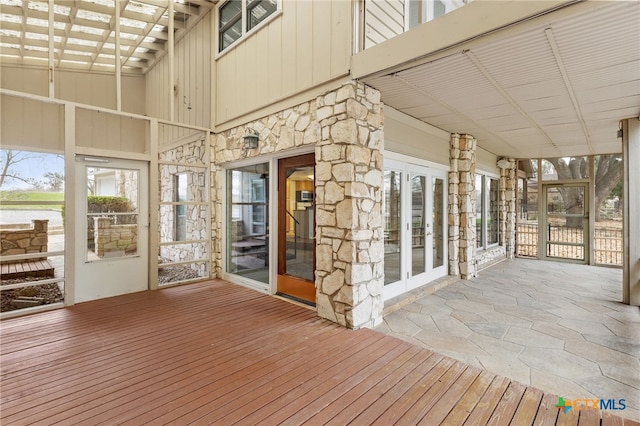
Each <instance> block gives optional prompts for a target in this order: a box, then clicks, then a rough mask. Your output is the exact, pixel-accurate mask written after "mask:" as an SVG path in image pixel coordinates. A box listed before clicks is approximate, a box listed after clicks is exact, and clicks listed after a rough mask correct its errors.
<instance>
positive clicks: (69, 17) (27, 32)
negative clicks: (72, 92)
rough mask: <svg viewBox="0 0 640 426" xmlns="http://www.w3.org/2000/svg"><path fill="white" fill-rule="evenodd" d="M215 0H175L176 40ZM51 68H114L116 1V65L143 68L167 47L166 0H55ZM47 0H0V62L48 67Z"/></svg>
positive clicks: (148, 65)
mask: <svg viewBox="0 0 640 426" xmlns="http://www.w3.org/2000/svg"><path fill="white" fill-rule="evenodd" d="M216 1H217V0H174V19H173V21H174V37H175V40H176V41H177V40H179V39H180V38H181V37H182V36H183V35H184V34H185V33H186V32H187V31H188V30H189V29H190V28H192V27H193V26H194V25H195V24H196V23H197V22H198V21H199V20H200V19H201V18H202V17H203V16H204V15H205V14H206V12H207V11H209V9H211V8H212V7H213V6H214V5H215V3H216ZM53 3H54V6H53V12H54V14H53V20H52V21H53V28H54V36H53V39H54V52H55V53H54V66H55V67H60V68H77V69H84V70H91V71H96V70H98V71H112V72H113V70H114V69H115V63H116V59H115V53H116V47H115V45H116V18H115V16H116V4H117V6H118V8H119V13H120V20H119V21H120V22H119V24H120V25H119V27H120V31H119V33H120V61H121V67H122V68H121V69H122V70H124V71H129V72H145V71H147V70H148V69H150V68H151V67H153V65H154V63H155V62H157V61H158V60H159V59H160V58H161V57H162V56H163V55H164V53H165V51H166V49H167V46H168V44H167V40H168V38H169V32H168V26H169V1H167V0H73V1H72V0H55V1H54V2H53ZM49 22H50V20H49V0H0V60H1V61H5V62H14V63H19V64H32V65H44V66H47V65H48V59H49V28H50V25H49Z"/></svg>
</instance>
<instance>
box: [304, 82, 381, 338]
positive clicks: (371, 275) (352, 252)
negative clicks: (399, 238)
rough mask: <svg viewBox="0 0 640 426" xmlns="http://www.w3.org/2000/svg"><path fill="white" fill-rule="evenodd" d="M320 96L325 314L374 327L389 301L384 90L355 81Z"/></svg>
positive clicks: (319, 270)
mask: <svg viewBox="0 0 640 426" xmlns="http://www.w3.org/2000/svg"><path fill="white" fill-rule="evenodd" d="M316 102H317V108H318V110H317V118H318V120H319V123H320V128H321V138H320V139H321V140H320V142H319V143H318V144H317V145H316V181H315V185H316V232H317V234H316V296H317V297H316V299H317V300H316V306H317V311H318V315H319V316H320V317H321V318H325V319H328V320H330V321H333V322H336V323H338V324H340V325H343V326H345V327H348V328H353V329H358V328H361V327H374V326H376V325H378V324H379V323H381V321H382V310H383V307H384V301H383V295H382V288H383V260H384V243H383V225H382V190H383V175H382V173H383V168H382V167H383V166H382V149H383V130H382V129H383V113H382V104H381V102H380V93H379V92H378V91H377V90H374V89H372V88H369V87H366V86H365V85H363V84H361V83H355V82H349V83H346V84H345V85H343V86H342V87H341V88H340V89H338V90H337V91H334V92H331V93H328V94H326V95H324V96H320V97H318V98H317V101H316Z"/></svg>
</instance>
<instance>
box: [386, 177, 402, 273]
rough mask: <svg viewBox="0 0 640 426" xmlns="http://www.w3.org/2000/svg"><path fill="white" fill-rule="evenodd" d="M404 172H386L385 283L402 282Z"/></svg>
mask: <svg viewBox="0 0 640 426" xmlns="http://www.w3.org/2000/svg"><path fill="white" fill-rule="evenodd" d="M401 179H402V172H397V171H394V170H385V172H384V283H385V284H390V283H394V282H396V281H399V280H400V226H401V224H402V222H401V220H400V217H401V216H400V213H401V209H400V206H401V204H400V182H401V181H402V180H401Z"/></svg>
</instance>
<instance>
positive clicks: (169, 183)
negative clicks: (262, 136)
mask: <svg viewBox="0 0 640 426" xmlns="http://www.w3.org/2000/svg"><path fill="white" fill-rule="evenodd" d="M205 143H206V142H205V140H204V138H202V140H198V141H194V142H189V143H187V144H185V145H181V146H178V147H175V148H172V149H169V150H166V151H162V152H160V153H159V155H158V159H159V160H160V165H159V168H160V170H159V174H160V210H159V225H160V226H159V229H158V232H159V238H160V239H159V241H160V242H162V243H167V242H173V241H174V228H175V222H174V215H175V206H174V205H173V204H170V203H171V202H173V201H174V197H175V176H176V175H177V174H180V173H184V174H186V175H187V202H189V203H191V204H187V205H186V206H185V207H186V218H187V219H186V236H185V237H186V239H187V240H206V239H207V212H208V208H207V205H206V204H207V187H206V179H207V176H206V170H207V169H206V165H205V164H206V163H205V160H206V159H205V154H206V146H205ZM165 203H167V204H165ZM193 203H201V204H193ZM207 249H208V244H205V243H200V242H198V243H188V242H187V243H185V242H179V241H176V242H175V244H172V245H164V244H162V245H160V247H159V250H160V253H159V256H160V257H161V258H162V259H164V260H166V261H170V262H184V261H188V260H200V259H206V258H207ZM190 268H191V269H194V270H197V271H198V275H199V276H201V277H202V276H205V274H207V265H206V264H205V263H193V264H191V265H190Z"/></svg>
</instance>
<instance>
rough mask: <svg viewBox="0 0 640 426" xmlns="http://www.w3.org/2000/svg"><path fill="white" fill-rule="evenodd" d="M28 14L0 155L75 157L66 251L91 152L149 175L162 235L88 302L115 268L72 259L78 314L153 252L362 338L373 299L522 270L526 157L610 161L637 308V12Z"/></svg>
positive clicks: (191, 4)
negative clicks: (301, 308) (521, 180)
mask: <svg viewBox="0 0 640 426" xmlns="http://www.w3.org/2000/svg"><path fill="white" fill-rule="evenodd" d="M23 3H25V2H24V1H23V2H20V1H18V0H0V4H2V5H3V6H2V7H3V13H4V14H6V15H5V18H3V19H4V22H2V27H3V28H4V29H3V30H0V31H5V33H3V38H2V43H3V45H2V51H0V53H1V54H2V55H3V56H2V82H1V87H2V108H3V114H2V138H3V140H2V143H3V145H5V144H6V145H7V146H16V147H20V148H21V149H30V150H47V151H55V152H60V153H64V154H65V158H66V161H67V176H66V179H67V182H69V183H70V184H67V185H65V188H67V198H66V202H67V212H72V213H71V214H69V213H67V221H68V222H67V223H68V225H67V233H68V234H69V235H70V236H71V238H75V237H77V238H79V239H78V241H81V236H77V235H75V234H80V233H81V232H82V227H77V229H74V228H75V227H74V226H73V225H72V224H75V223H80V222H82V216H81V215H82V211H81V210H77V211H76V209H74V207H76V206H78V207H81V206H82V203H83V202H84V201H83V198H82V196H83V195H82V194H83V191H84V189H83V188H85V187H86V185H84V182H83V178H82V175H83V170H84V169H83V164H84V163H87V164H92V161H95V160H99V161H109V162H111V164H113V165H114V167H117V168H122V169H124V170H139V173H140V179H141V180H140V181H139V182H138V183H137V185H138V186H137V187H138V188H140V191H139V194H140V196H141V199H140V204H141V205H147V206H148V208H149V211H150V212H152V214H150V215H149V214H148V213H146V212H140V217H141V218H142V219H141V220H142V222H141V223H140V226H141V229H142V228H145V229H146V228H149V227H150V228H151V229H156V228H157V229H159V231H158V232H157V233H154V232H151V233H146V232H139V234H138V235H139V238H143V239H144V240H142V241H139V243H138V247H146V246H148V247H149V253H151V254H153V255H151V256H148V255H149V253H147V256H139V257H138V258H136V259H135V261H137V262H139V263H135V264H134V263H132V264H131V265H128V266H124V264H120V267H119V268H118V271H119V272H120V273H122V274H123V275H122V279H123V280H125V281H127V282H132V284H131V285H127V286H121V287H114V288H111V289H110V290H98V288H102V289H104V287H99V286H98V285H95V286H92V287H90V288H87V287H86V284H85V280H86V279H87V278H88V277H96V276H97V275H98V276H99V275H100V274H101V273H102V272H104V271H105V270H109V268H110V266H111V265H112V264H110V263H109V262H115V261H114V260H105V261H104V262H103V263H102V264H95V263H94V264H89V263H87V262H83V261H82V257H81V256H79V254H78V253H67V257H66V268H65V269H67V270H73V271H74V273H73V274H72V275H71V276H70V278H69V279H68V280H67V282H66V286H67V289H68V291H67V299H66V303H67V304H72V303H75V302H78V301H82V300H90V299H92V298H98V297H105V296H108V295H113V294H119V293H124V292H129V291H136V290H143V289H146V288H152V289H153V288H157V287H158V284H157V281H158V273H159V272H158V263H157V261H156V257H157V256H155V255H156V254H157V255H158V256H160V257H162V258H166V259H171V261H172V262H173V264H174V265H176V266H180V265H187V266H189V267H191V268H193V269H194V270H196V271H197V272H198V277H199V278H200V279H202V278H209V277H222V278H225V279H228V280H229V281H232V282H236V283H238V284H242V285H246V286H249V287H251V288H254V289H256V290H259V291H262V292H265V293H270V294H273V293H279V294H282V295H283V296H285V297H289V298H293V299H295V300H299V301H302V302H304V303H311V304H314V305H315V306H316V309H317V312H318V315H319V316H320V317H322V318H326V319H329V320H331V321H335V322H337V323H339V324H341V325H344V326H347V327H351V328H359V327H364V326H375V325H377V324H378V323H379V322H380V321H381V319H382V309H383V306H384V301H385V300H387V299H389V298H391V297H394V296H397V295H400V294H402V293H405V292H407V291H409V290H411V289H414V288H417V287H420V286H422V285H425V284H427V283H429V282H431V281H433V280H435V279H438V278H441V277H444V276H446V275H456V276H460V277H462V278H470V277H473V276H475V275H476V274H477V273H478V270H479V269H480V268H481V267H483V266H485V265H489V264H491V263H493V262H496V261H499V260H501V259H504V258H510V257H513V256H514V250H515V241H516V235H515V232H516V216H517V208H518V206H517V205H516V198H517V197H516V190H517V184H518V171H517V160H518V159H537V158H550V157H574V156H589V159H591V158H592V157H593V156H595V155H600V154H612V153H622V156H623V162H624V164H625V184H626V190H625V196H624V197H623V200H624V201H625V203H626V206H627V207H626V213H627V216H626V222H625V231H624V232H625V235H626V238H627V243H628V244H627V245H626V246H625V263H624V268H625V273H624V282H623V289H624V297H625V300H624V302H625V303H630V304H634V305H639V304H640V271H638V269H637V267H633V265H637V264H638V260H639V259H640V247H639V246H638V243H637V242H634V240H633V239H630V238H629V237H630V236H633V235H638V234H639V233H640V223H638V222H639V220H638V216H637V213H636V212H637V211H638V210H637V208H638V207H640V199H639V195H638V194H640V190H639V188H638V186H639V184H640V176H639V175H638V173H639V171H638V170H637V168H636V169H634V168H633V167H629V164H635V163H637V161H638V160H637V159H638V158H640V121H638V116H639V115H640V52H639V50H638V45H639V44H640V19H639V18H640V3H638V2H596V1H585V2H573V1H546V2H531V1H507V2H495V1H486V0H476V1H473V2H465V1H457V0H436V1H427V0H424V1H409V0H406V1H403V0H386V1H385V0H375V1H347V0H334V1H326V0H314V1H292V0H291V1H290V0H261V1H248V0H230V1H219V2H208V1H203V0H199V1H195V0H194V1H188V0H185V1H184V2H175V3H169V5H168V7H167V8H164V7H160V6H158V5H157V2H155V1H154V2H149V4H147V3H145V2H144V0H140V1H139V2H137V1H136V2H129V3H127V2H124V3H123V6H122V7H121V10H119V11H118V13H117V14H116V13H115V9H114V7H113V3H110V2H105V3H104V4H103V2H95V3H91V2H88V4H86V5H83V6H80V7H81V13H79V12H78V11H77V10H72V8H75V6H74V7H72V6H64V7H59V9H56V10H55V11H54V12H53V13H49V11H48V7H45V6H46V3H42V4H43V5H44V6H42V5H40V6H38V7H40V8H41V9H40V10H39V9H38V7H34V8H31V7H27V8H23V7H21V6H22V5H23ZM466 3H468V4H466ZM38 4H40V3H38ZM118 4H119V3H118ZM131 5H133V6H131ZM56 7H57V6H56ZM23 13H26V14H27V15H29V14H32V15H33V21H32V22H31V21H29V19H25V20H24V22H23V20H22V16H23ZM70 16H73V17H75V18H73V19H72V18H70ZM116 16H121V17H122V18H121V19H124V20H123V21H121V22H120V24H119V25H114V22H115V17H116ZM47 17H48V18H49V19H50V20H51V21H50V22H54V27H53V28H52V29H51V30H50V31H49V29H48V27H47V26H44V27H43V26H42V24H41V23H38V21H37V20H38V19H40V20H44V21H45V23H47V21H46V19H47ZM172 17H173V19H171V18H172ZM74 19H75V21H74ZM69 20H71V23H69ZM21 25H22V26H21ZM25 25H26V27H24V26H25ZM65 26H68V28H67V27H65ZM25 28H26V29H25ZM43 28H45V29H43ZM87 28H88V29H87ZM132 28H135V29H132ZM65 30H66V32H65ZM112 31H113V33H112ZM30 34H39V35H38V36H37V37H35V39H38V40H39V41H38V42H37V43H36V42H34V41H33V40H34V37H31V36H30ZM51 34H53V37H54V38H55V43H54V42H53V41H52V42H49V38H48V37H50V36H51ZM58 37H62V39H64V41H61V40H62V39H59V38H58ZM72 38H73V39H72ZM5 40H6V41H5ZM11 40H14V43H11ZM77 40H80V41H77ZM36 45H37V46H36ZM16 46H17V47H16ZM34 46H35V47H34ZM71 46H73V49H71ZM117 46H120V51H121V52H124V53H122V58H121V60H120V61H119V62H118V64H119V66H118V67H115V68H117V70H115V71H114V67H113V66H112V64H110V62H109V61H110V60H111V61H113V59H110V58H112V57H113V53H114V51H116V49H117ZM36 47H37V48H36ZM65 49H66V50H65ZM69 50H73V51H72V52H71V51H69ZM34 51H37V53H36V54H32V52H34ZM110 55H111V56H110ZM49 68H50V69H49ZM18 111H20V112H18ZM619 126H620V127H619ZM619 128H620V129H621V132H620V135H619V136H620V138H618V134H617V132H618V130H619ZM27 129H28V130H29V131H26V130H27ZM579 183H581V184H584V185H585V186H584V188H585V191H586V192H587V193H589V191H591V189H590V188H591V186H593V185H591V184H590V183H589V181H588V180H587V181H584V182H583V181H580V182H579ZM74 188H75V189H76V190H78V191H76V193H75V195H74ZM146 188H148V190H145V189H146ZM187 188H189V189H187ZM145 201H146V203H145ZM589 211H590V210H589V209H586V210H585V216H584V217H585V220H586V221H588V220H589V219H588V218H589ZM153 212H157V214H156V213H153ZM146 217H149V220H148V221H146V219H145V218H146ZM636 240H637V239H636ZM541 244H542V243H541ZM583 249H584V250H585V251H586V252H587V253H586V254H585V256H584V258H583V259H582V261H583V262H585V263H589V256H588V250H589V247H588V244H587V245H586V246H584V247H583ZM78 251H80V250H78ZM131 261H132V262H133V261H134V260H133V259H131ZM101 265H103V266H101ZM96 268H98V269H96ZM99 268H104V269H99ZM161 269H162V268H161ZM132 270H136V271H138V273H136V274H131V271H132ZM139 270H144V272H143V273H140V271H139ZM105 285H106V284H105ZM79 295H81V297H80V296H79Z"/></svg>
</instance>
